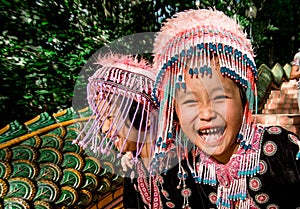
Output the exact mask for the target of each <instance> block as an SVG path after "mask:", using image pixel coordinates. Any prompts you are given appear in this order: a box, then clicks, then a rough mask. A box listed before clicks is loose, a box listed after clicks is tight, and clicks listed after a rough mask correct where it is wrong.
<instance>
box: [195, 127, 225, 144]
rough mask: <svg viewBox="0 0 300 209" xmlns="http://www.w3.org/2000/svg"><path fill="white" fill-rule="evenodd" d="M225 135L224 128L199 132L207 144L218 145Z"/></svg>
mask: <svg viewBox="0 0 300 209" xmlns="http://www.w3.org/2000/svg"><path fill="white" fill-rule="evenodd" d="M223 133H224V127H221V128H209V129H202V130H199V131H198V135H199V136H200V138H201V139H202V140H203V141H205V142H206V143H216V142H219V141H220V140H221V136H222V135H223Z"/></svg>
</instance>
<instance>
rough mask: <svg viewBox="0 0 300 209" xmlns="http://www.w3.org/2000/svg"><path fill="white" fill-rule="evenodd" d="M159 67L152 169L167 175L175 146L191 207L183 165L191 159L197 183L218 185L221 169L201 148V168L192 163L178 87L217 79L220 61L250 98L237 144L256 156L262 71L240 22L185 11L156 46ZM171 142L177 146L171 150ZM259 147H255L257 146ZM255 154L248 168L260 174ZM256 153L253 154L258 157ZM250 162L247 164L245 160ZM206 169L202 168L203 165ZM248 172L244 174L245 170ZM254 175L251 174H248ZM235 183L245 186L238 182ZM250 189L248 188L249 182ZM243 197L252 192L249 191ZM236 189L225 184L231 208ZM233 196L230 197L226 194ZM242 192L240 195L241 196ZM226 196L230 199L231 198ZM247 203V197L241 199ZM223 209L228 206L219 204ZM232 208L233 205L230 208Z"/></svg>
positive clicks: (222, 70)
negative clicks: (177, 111) (178, 117)
mask: <svg viewBox="0 0 300 209" xmlns="http://www.w3.org/2000/svg"><path fill="white" fill-rule="evenodd" d="M154 54H155V59H154V67H155V68H156V69H158V71H157V74H156V80H155V83H154V89H153V93H152V96H153V98H154V101H155V102H156V103H157V104H158V105H159V106H160V109H159V118H158V121H159V124H158V133H157V136H158V139H157V141H156V147H155V152H154V158H153V161H152V165H151V167H152V168H151V172H152V175H155V174H156V173H157V172H166V171H167V170H168V168H169V167H170V165H166V162H168V160H165V159H170V154H169V153H171V151H172V150H174V149H173V148H174V147H175V148H176V149H175V152H177V156H178V160H179V166H178V168H179V170H178V178H179V179H180V182H179V185H178V188H180V184H183V189H182V194H183V196H184V206H186V205H188V200H187V199H188V196H189V195H190V194H191V191H190V190H189V189H187V188H186V187H185V178H186V177H187V172H186V171H185V169H183V167H182V166H181V165H180V161H181V160H182V159H186V162H187V166H188V167H189V170H190V171H191V173H192V176H193V178H194V179H195V181H196V182H198V183H200V182H203V183H204V184H210V185H216V183H217V180H216V176H217V174H216V171H215V170H214V167H213V166H211V165H210V163H209V162H210V161H209V160H210V159H208V157H207V155H205V154H204V157H201V155H200V154H199V153H202V154H203V152H202V151H201V150H199V149H197V148H195V150H193V152H192V155H194V156H196V154H197V153H198V154H197V156H200V158H201V159H203V160H200V161H199V162H197V163H199V165H200V166H199V168H196V167H197V166H196V167H195V164H196V161H193V163H189V159H188V156H187V155H188V154H187V153H188V149H190V148H192V147H193V145H190V144H189V140H188V139H187V137H186V136H185V135H184V133H183V132H182V130H181V129H180V127H179V126H178V123H176V122H174V121H175V120H174V116H175V115H174V108H175V99H174V98H175V92H176V89H180V88H182V89H185V88H186V83H185V78H186V77H188V76H190V77H193V78H195V79H197V78H198V77H199V78H200V77H202V76H210V75H212V70H213V69H212V68H211V63H210V61H211V59H212V58H217V59H218V61H219V64H220V73H221V74H222V75H223V76H227V77H228V78H230V79H232V80H233V81H234V82H235V83H236V84H237V85H238V86H239V87H240V89H241V92H243V93H244V94H245V97H246V101H245V107H244V116H243V122H242V125H241V129H240V131H239V135H238V137H237V140H238V142H239V144H240V148H241V150H244V153H246V152H245V151H247V150H248V152H247V153H252V149H250V148H251V146H252V144H251V140H253V135H254V131H253V130H254V129H253V128H252V127H253V126H254V124H253V119H252V112H253V111H256V109H257V108H256V107H257V104H256V103H257V100H256V81H257V68H256V65H255V62H254V58H253V57H254V54H253V51H252V47H251V43H250V40H248V39H247V38H246V34H244V33H243V30H242V28H241V27H240V26H239V25H238V24H237V22H236V20H234V19H232V18H230V17H228V16H226V15H225V14H224V13H223V12H220V11H215V10H208V9H201V10H200V9H198V10H188V11H184V12H179V13H177V14H176V15H174V17H173V18H171V19H168V20H167V22H166V23H165V24H164V25H163V26H162V27H161V30H160V32H159V33H158V35H157V37H156V40H155V43H154ZM170 141H171V142H172V143H173V142H174V143H173V146H170ZM253 149H255V148H253ZM253 152H254V154H250V156H251V157H249V159H250V158H251V162H254V163H249V164H247V165H249V166H250V167H249V168H248V167H247V168H245V169H244V170H251V171H252V170H253V172H254V173H255V172H257V165H258V164H257V163H258V160H257V159H258V158H259V154H258V153H257V152H255V151H253ZM252 155H253V156H252ZM243 162H244V161H243ZM201 166H202V167H201ZM244 170H242V171H244ZM247 175H248V174H247ZM240 177H241V179H242V180H240V181H241V182H244V181H245V178H244V174H241V176H240ZM234 182H235V183H234V184H233V185H234V186H236V188H240V187H239V186H240V185H244V184H243V183H240V182H239V181H238V180H235V181H234ZM245 185H246V184H245ZM241 191H242V192H241V193H243V195H244V192H245V191H246V189H245V188H244V187H243V189H241ZM234 192H235V190H234V191H233V190H232V191H231V190H230V191H229V189H227V188H225V187H223V186H222V185H221V186H220V192H219V190H218V200H219V201H223V200H224V202H225V203H226V204H227V203H228V202H229V201H231V200H232V199H231V197H230V195H233V193H234ZM227 194H228V195H229V196H226V195H227ZM236 194H238V195H240V193H239V192H237V193H236ZM225 196H226V197H225ZM241 197H242V198H241V199H242V200H244V196H241ZM217 205H218V206H220V208H223V206H224V205H223V202H222V204H221V203H218V204H217ZM227 207H229V208H230V204H228V205H226V206H225V207H224V208H227Z"/></svg>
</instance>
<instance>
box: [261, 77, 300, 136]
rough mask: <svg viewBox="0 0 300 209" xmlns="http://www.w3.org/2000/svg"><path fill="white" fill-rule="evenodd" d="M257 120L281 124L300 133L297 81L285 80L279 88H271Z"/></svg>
mask: <svg viewBox="0 0 300 209" xmlns="http://www.w3.org/2000/svg"><path fill="white" fill-rule="evenodd" d="M255 118H256V121H257V122H258V123H262V124H265V125H280V126H282V127H284V128H286V129H288V130H290V131H293V132H295V133H296V134H298V135H300V112H299V109H298V102H297V82H296V81H295V80H291V81H289V82H283V83H282V85H281V88H280V89H278V90H271V93H270V95H269V98H268V100H267V102H266V104H265V105H264V109H263V110H262V113H261V114H257V115H255Z"/></svg>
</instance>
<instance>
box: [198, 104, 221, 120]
mask: <svg viewBox="0 0 300 209" xmlns="http://www.w3.org/2000/svg"><path fill="white" fill-rule="evenodd" d="M199 117H200V119H201V120H204V121H211V120H213V119H215V118H216V117H217V114H216V111H215V110H214V108H213V106H212V105H211V104H206V105H201V107H200V108H199Z"/></svg>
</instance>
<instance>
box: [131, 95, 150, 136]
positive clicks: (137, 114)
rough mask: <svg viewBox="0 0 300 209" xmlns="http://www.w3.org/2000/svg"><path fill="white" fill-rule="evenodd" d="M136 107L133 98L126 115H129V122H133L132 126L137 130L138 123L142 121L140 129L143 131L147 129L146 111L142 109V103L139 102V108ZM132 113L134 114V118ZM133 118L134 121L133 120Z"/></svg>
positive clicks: (138, 127) (136, 104)
mask: <svg viewBox="0 0 300 209" xmlns="http://www.w3.org/2000/svg"><path fill="white" fill-rule="evenodd" d="M137 107H138V103H137V102H136V101H135V100H133V102H132V104H131V107H130V109H129V113H128V116H129V120H130V122H132V123H133V127H134V128H135V129H137V130H139V129H140V124H141V123H142V126H141V130H142V131H144V130H146V129H147V114H148V113H147V111H145V110H143V105H142V104H140V105H139V108H138V109H137ZM143 111H144V113H143ZM134 115H135V118H134ZM142 116H143V120H142ZM133 119H134V121H133Z"/></svg>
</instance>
